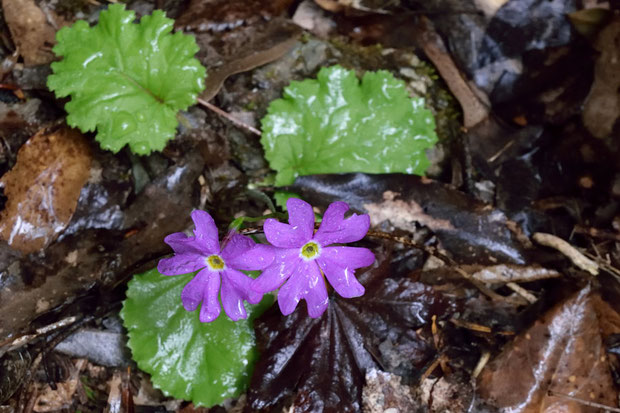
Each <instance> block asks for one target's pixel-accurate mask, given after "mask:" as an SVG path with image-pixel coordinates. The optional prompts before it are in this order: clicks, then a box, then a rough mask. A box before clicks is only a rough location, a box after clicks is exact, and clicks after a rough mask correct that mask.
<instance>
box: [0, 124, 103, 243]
mask: <svg viewBox="0 0 620 413" xmlns="http://www.w3.org/2000/svg"><path fill="white" fill-rule="evenodd" d="M90 163H91V154H90V149H89V147H88V144H87V142H86V140H85V139H84V137H83V136H82V134H80V133H79V132H77V131H75V130H73V129H68V128H61V129H58V130H55V131H53V132H49V131H46V130H42V131H40V132H38V133H37V134H36V135H34V136H33V137H32V138H30V139H29V140H28V141H27V142H26V143H25V144H24V145H23V146H22V147H21V149H20V150H19V152H18V154H17V163H16V164H15V166H14V167H13V169H11V170H10V171H9V172H7V173H6V174H5V175H4V176H3V177H2V178H1V179H0V186H2V187H3V188H4V195H5V196H6V197H7V202H6V207H5V209H4V210H3V211H2V212H0V238H1V239H3V240H4V241H6V242H7V243H8V244H9V245H10V246H11V247H13V248H15V249H17V250H19V251H21V252H23V253H30V252H34V251H37V250H39V249H41V248H43V247H45V246H47V245H49V244H50V243H51V242H52V241H53V240H55V239H56V237H57V236H58V235H59V234H60V233H61V232H62V231H63V230H64V229H65V227H66V226H67V224H68V223H69V220H70V219H71V216H72V215H73V212H74V211H75V208H76V205H77V201H78V198H79V197H80V191H81V189H82V186H84V184H85V183H86V181H87V180H88V177H89V175H90Z"/></svg>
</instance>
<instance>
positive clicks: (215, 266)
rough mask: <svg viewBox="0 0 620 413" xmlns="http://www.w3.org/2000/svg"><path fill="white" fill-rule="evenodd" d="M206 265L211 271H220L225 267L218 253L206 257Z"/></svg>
mask: <svg viewBox="0 0 620 413" xmlns="http://www.w3.org/2000/svg"><path fill="white" fill-rule="evenodd" d="M207 265H208V266H209V269H210V270H211V271H221V270H223V269H224V268H225V267H226V264H224V260H223V259H222V257H220V256H219V255H210V256H208V257H207Z"/></svg>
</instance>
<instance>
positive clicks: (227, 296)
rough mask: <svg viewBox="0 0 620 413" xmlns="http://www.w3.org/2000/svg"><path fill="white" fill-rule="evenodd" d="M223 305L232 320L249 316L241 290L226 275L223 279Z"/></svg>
mask: <svg viewBox="0 0 620 413" xmlns="http://www.w3.org/2000/svg"><path fill="white" fill-rule="evenodd" d="M221 294H222V307H224V311H225V312H226V315H227V316H228V317H230V319H231V320H233V321H237V320H240V319H242V318H248V315H247V313H246V311H245V306H244V305H243V298H242V297H241V294H240V291H239V290H237V288H236V287H235V286H234V285H233V284H232V283H231V282H230V281H227V280H226V277H224V278H223V279H222V292H221Z"/></svg>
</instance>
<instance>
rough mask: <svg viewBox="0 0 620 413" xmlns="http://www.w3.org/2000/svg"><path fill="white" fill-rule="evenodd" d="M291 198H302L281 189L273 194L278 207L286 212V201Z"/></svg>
mask: <svg viewBox="0 0 620 413" xmlns="http://www.w3.org/2000/svg"><path fill="white" fill-rule="evenodd" d="M290 198H301V197H300V196H299V194H296V193H295V192H291V191H282V190H280V189H278V190H276V192H275V193H274V194H273V199H275V200H276V205H277V206H279V207H280V208H282V210H283V211H286V201H288V200H289V199H290Z"/></svg>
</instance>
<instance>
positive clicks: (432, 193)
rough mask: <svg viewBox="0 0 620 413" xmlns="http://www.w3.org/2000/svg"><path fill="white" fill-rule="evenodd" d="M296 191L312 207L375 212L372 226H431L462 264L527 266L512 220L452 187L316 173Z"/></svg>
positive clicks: (404, 178)
mask: <svg viewBox="0 0 620 413" xmlns="http://www.w3.org/2000/svg"><path fill="white" fill-rule="evenodd" d="M291 190H293V191H294V192H297V193H299V194H300V195H302V197H303V198H304V199H306V200H308V201H309V202H311V203H312V204H313V205H317V206H327V204H328V203H329V202H333V201H336V200H340V201H345V202H348V203H349V205H350V206H351V208H353V209H354V210H356V211H359V212H367V213H369V214H370V220H371V223H372V224H373V225H378V224H380V223H381V222H382V221H386V220H389V222H390V223H391V224H392V225H393V226H394V227H396V228H399V229H402V230H405V231H407V232H410V233H415V232H416V229H417V226H419V225H422V226H426V227H428V228H430V229H431V230H432V231H433V232H434V233H435V234H436V235H437V237H438V238H439V241H440V242H441V244H442V247H443V248H445V249H446V250H448V251H449V252H450V253H451V254H453V256H454V257H455V259H458V260H461V261H463V263H476V264H484V263H487V264H498V263H512V264H525V263H526V262H527V261H528V258H527V255H528V254H527V252H526V250H525V248H524V247H523V246H522V245H521V244H520V243H519V242H518V241H517V240H516V238H515V236H514V234H512V233H511V231H510V230H509V229H508V227H507V218H506V216H505V215H504V214H503V213H502V212H501V211H499V210H497V209H493V208H492V207H491V206H489V205H487V204H483V203H481V202H479V201H476V200H475V199H473V198H471V197H469V196H468V195H466V194H464V193H462V192H460V191H457V190H454V189H452V188H450V187H448V186H447V185H444V184H441V183H439V182H435V181H431V180H429V179H427V178H420V177H417V176H413V175H401V174H381V175H367V174H361V173H357V174H341V175H314V176H303V177H299V178H297V180H296V181H295V184H294V185H293V186H291Z"/></svg>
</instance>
